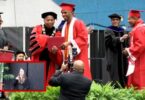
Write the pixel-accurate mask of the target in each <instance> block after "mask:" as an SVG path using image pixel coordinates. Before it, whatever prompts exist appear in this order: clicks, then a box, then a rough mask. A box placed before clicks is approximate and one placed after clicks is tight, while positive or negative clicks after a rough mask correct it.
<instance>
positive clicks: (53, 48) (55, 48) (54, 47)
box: [50, 42, 71, 54]
mask: <svg viewBox="0 0 145 100" xmlns="http://www.w3.org/2000/svg"><path fill="white" fill-rule="evenodd" d="M68 45H71V43H69V42H64V43H63V44H62V45H61V46H60V48H61V49H62V50H65V49H66V47H67V46H68ZM57 50H58V47H57V46H53V47H52V48H51V50H50V51H51V52H52V53H53V54H55V53H56V52H57Z"/></svg>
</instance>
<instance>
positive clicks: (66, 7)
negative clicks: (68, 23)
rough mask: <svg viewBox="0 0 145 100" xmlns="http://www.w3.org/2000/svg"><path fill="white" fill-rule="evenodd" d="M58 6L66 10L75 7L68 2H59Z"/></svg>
mask: <svg viewBox="0 0 145 100" xmlns="http://www.w3.org/2000/svg"><path fill="white" fill-rule="evenodd" d="M60 7H61V8H62V10H67V11H71V12H72V11H74V9H75V5H74V4H70V3H61V4H60Z"/></svg>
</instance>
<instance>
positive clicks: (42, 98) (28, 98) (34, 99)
mask: <svg viewBox="0 0 145 100" xmlns="http://www.w3.org/2000/svg"><path fill="white" fill-rule="evenodd" d="M58 96H59V87H47V91H46V92H25V93H24V92H21V93H20V92H16V93H11V94H10V100H57V99H58Z"/></svg>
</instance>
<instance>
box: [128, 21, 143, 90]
mask: <svg viewBox="0 0 145 100" xmlns="http://www.w3.org/2000/svg"><path fill="white" fill-rule="evenodd" d="M130 38H131V43H130V47H129V53H130V56H131V57H132V60H133V61H134V63H135V70H134V72H133V73H132V74H131V75H129V76H128V86H131V85H133V86H134V87H136V88H138V89H142V88H145V25H144V24H143V21H142V20H141V19H140V20H138V22H137V24H136V25H135V27H133V29H132V31H131V32H130Z"/></svg>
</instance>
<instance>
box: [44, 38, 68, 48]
mask: <svg viewBox="0 0 145 100" xmlns="http://www.w3.org/2000/svg"><path fill="white" fill-rule="evenodd" d="M64 42H65V39H64V37H49V38H48V40H47V47H48V49H51V48H52V47H53V46H56V47H57V48H60V46H61V45H62V44H63V43H64Z"/></svg>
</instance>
